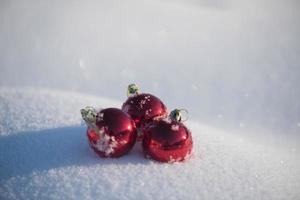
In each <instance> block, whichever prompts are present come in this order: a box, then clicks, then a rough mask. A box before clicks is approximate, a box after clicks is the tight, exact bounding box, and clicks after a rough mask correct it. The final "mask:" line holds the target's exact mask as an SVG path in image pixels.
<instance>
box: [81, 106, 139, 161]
mask: <svg viewBox="0 0 300 200" xmlns="http://www.w3.org/2000/svg"><path fill="white" fill-rule="evenodd" d="M81 115H82V118H83V120H84V121H85V122H86V124H87V126H88V128H87V137H88V141H89V144H90V146H91V148H92V149H93V150H94V151H95V152H96V153H97V154H98V155H99V156H101V157H120V156H122V155H124V154H126V153H128V152H129V151H130V150H131V149H132V147H133V146H134V144H135V141H136V137H137V131H136V127H135V124H134V121H133V120H132V119H131V117H130V116H129V115H128V114H126V113H124V112H123V111H122V110H120V109H118V108H106V109H102V110H100V111H99V112H97V111H96V109H94V108H93V107H89V106H88V107H86V108H84V109H81Z"/></svg>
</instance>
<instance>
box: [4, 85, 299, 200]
mask: <svg viewBox="0 0 300 200" xmlns="http://www.w3.org/2000/svg"><path fill="white" fill-rule="evenodd" d="M86 105H92V106H98V107H107V106H118V107H119V106H120V105H121V102H118V101H114V100H110V99H106V98H99V97H93V96H88V95H85V94H80V93H70V92H63V91H58V90H50V89H42V88H17V87H15V88H4V87H2V88H0V132H1V134H0V152H1V153H0V199H109V200H110V199H124V200H129V199H154V198H155V199H299V198H300V190H299V188H300V159H299V148H298V147H294V148H292V149H291V148H290V146H285V147H284V148H277V146H274V145H273V144H272V143H267V142H266V140H263V141H260V140H254V139H252V138H248V137H243V138H241V137H240V136H239V135H236V134H234V133H229V132H225V131H222V130H219V129H216V128H212V127H208V126H206V125H203V124H200V123H198V122H197V121H192V120H190V121H189V122H187V125H188V127H189V128H190V129H191V131H192V133H193V139H194V152H193V156H192V158H191V159H190V160H188V161H187V162H184V163H175V164H161V163H157V162H154V161H150V160H147V159H145V158H144V157H143V156H142V153H141V147H140V144H136V146H135V148H134V149H133V151H131V152H130V153H129V154H128V155H126V156H124V157H121V158H119V159H102V158H99V157H98V156H97V155H96V154H95V153H94V152H93V151H92V150H91V149H90V148H89V146H88V142H87V139H86V135H85V129H86V128H85V126H83V125H81V119H80V112H79V111H80V109H81V108H83V107H84V106H86Z"/></svg>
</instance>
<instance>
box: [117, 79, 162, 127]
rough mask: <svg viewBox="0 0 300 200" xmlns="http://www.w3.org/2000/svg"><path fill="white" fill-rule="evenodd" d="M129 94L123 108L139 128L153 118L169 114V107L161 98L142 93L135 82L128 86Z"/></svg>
mask: <svg viewBox="0 0 300 200" xmlns="http://www.w3.org/2000/svg"><path fill="white" fill-rule="evenodd" d="M128 96H129V97H128V99H127V100H126V101H125V102H124V104H123V106H122V110H123V111H124V112H126V113H128V114H129V115H130V116H131V118H132V119H133V120H134V122H135V124H136V127H137V128H139V129H142V128H144V127H145V126H146V125H147V124H148V123H149V122H151V121H152V120H153V119H155V118H159V117H163V116H166V115H167V107H166V106H165V105H164V103H163V102H162V101H161V100H160V99H159V98H157V97H156V96H154V95H152V94H147V93H141V94H140V93H139V92H138V88H137V86H136V85H135V84H131V85H129V86H128Z"/></svg>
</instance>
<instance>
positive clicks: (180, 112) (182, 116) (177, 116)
mask: <svg viewBox="0 0 300 200" xmlns="http://www.w3.org/2000/svg"><path fill="white" fill-rule="evenodd" d="M188 113H189V112H188V111H187V110H186V109H184V108H180V109H178V108H176V109H174V110H173V111H171V113H170V115H169V117H170V118H171V119H173V120H175V121H178V122H185V121H187V120H188Z"/></svg>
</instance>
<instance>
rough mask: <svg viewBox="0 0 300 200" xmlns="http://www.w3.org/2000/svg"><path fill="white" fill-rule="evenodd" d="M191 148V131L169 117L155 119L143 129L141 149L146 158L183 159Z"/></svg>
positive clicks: (164, 160) (160, 159) (168, 160)
mask: <svg viewBox="0 0 300 200" xmlns="http://www.w3.org/2000/svg"><path fill="white" fill-rule="evenodd" d="M192 148H193V140H192V135H191V132H190V131H189V130H188V128H187V127H186V126H185V125H184V124H183V123H181V122H180V121H177V120H175V119H172V118H171V117H167V118H164V119H161V120H155V121H153V122H152V124H150V125H149V126H148V127H147V128H146V129H145V130H144V138H143V151H144V155H145V156H146V157H147V158H152V159H154V160H157V161H160V162H177V161H183V160H185V159H186V158H188V157H189V155H190V154H191V151H192Z"/></svg>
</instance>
